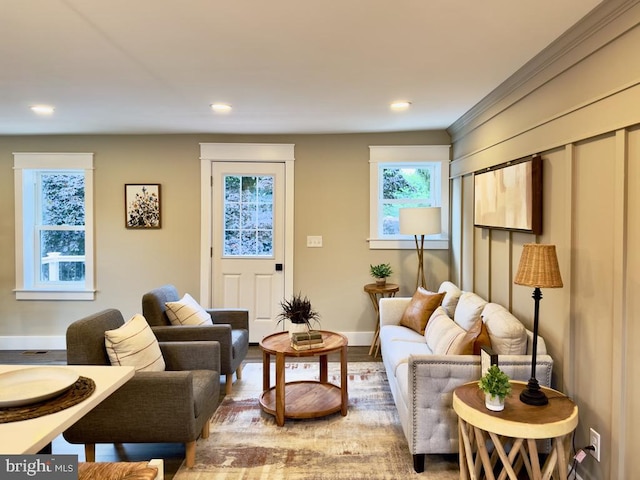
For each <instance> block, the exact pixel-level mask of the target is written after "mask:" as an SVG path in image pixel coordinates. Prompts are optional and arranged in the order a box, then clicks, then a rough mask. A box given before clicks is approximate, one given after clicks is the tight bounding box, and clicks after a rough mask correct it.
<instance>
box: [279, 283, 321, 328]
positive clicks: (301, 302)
mask: <svg viewBox="0 0 640 480" xmlns="http://www.w3.org/2000/svg"><path fill="white" fill-rule="evenodd" d="M280 307H282V311H281V312H280V313H279V314H278V323H280V322H282V321H286V320H288V321H289V322H290V324H289V326H288V328H289V335H293V333H295V332H308V331H309V330H311V323H312V322H315V323H319V322H318V320H319V319H320V314H319V313H318V312H317V311H315V310H314V309H313V307H312V306H311V301H310V300H309V299H308V298H307V297H306V296H304V297H303V296H302V294H300V293H298V294H295V295H293V296H292V297H291V298H290V299H289V300H287V299H285V300H282V301H281V302H280Z"/></svg>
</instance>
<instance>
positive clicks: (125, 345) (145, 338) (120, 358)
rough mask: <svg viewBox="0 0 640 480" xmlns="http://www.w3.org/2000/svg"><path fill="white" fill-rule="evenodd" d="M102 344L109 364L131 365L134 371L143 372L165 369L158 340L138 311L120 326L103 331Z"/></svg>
mask: <svg viewBox="0 0 640 480" xmlns="http://www.w3.org/2000/svg"><path fill="white" fill-rule="evenodd" d="M104 344H105V346H106V347H107V354H108V355H109V361H110V362H111V365H116V366H122V365H126V366H131V367H135V369H136V371H145V372H162V371H164V369H165V363H164V358H163V357H162V352H161V351H160V345H158V340H157V339H156V336H155V335H154V334H153V332H152V331H151V327H149V324H148V323H147V321H146V320H145V318H144V317H143V316H142V315H140V314H139V313H138V314H136V315H134V316H133V318H131V320H129V321H127V322H125V324H124V325H122V326H121V327H119V328H116V329H115V330H107V331H106V332H104Z"/></svg>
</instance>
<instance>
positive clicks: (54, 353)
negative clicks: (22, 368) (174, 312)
mask: <svg viewBox="0 0 640 480" xmlns="http://www.w3.org/2000/svg"><path fill="white" fill-rule="evenodd" d="M348 349H349V350H348V359H349V362H380V361H381V358H380V356H378V357H376V358H373V357H372V356H370V355H369V347H368V346H367V347H348ZM297 360H298V361H302V362H305V361H311V360H312V359H310V358H309V357H302V358H300V359H297ZM338 360H339V356H338V354H330V355H329V361H338ZM245 361H246V362H247V363H255V362H262V351H261V350H260V347H258V346H257V345H251V346H250V347H249V353H248V354H247V357H246V360H245ZM272 361H273V360H272ZM287 361H296V359H294V358H287ZM66 363H67V358H66V352H65V351H64V350H26V351H23V350H0V364H13V365H31V364H33V365H43V364H45V365H46V364H49V365H64V364H66ZM221 391H222V393H221V398H223V397H224V386H222V388H221ZM52 450H53V452H54V453H57V454H66V455H78V460H79V461H84V447H83V446H82V445H73V444H70V443H67V442H66V441H65V440H64V438H63V437H62V435H60V436H59V437H57V438H56V439H55V440H54V441H53V444H52ZM184 454H185V452H184V446H183V445H182V444H180V443H153V444H147V443H126V444H120V445H113V444H99V445H96V461H98V462H122V461H132V462H136V461H144V460H149V459H151V458H162V459H163V460H164V469H165V479H166V480H172V479H173V477H174V475H175V474H176V472H177V471H178V469H179V468H180V465H181V464H182V462H183V461H184Z"/></svg>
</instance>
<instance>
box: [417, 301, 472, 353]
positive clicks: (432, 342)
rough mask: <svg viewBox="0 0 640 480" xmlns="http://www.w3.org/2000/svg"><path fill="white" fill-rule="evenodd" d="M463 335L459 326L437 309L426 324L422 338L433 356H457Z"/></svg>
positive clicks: (443, 311)
mask: <svg viewBox="0 0 640 480" xmlns="http://www.w3.org/2000/svg"><path fill="white" fill-rule="evenodd" d="M465 333H466V332H465V331H464V330H463V329H462V328H461V327H460V325H458V324H456V322H454V321H453V320H451V319H450V318H449V317H448V316H447V311H446V310H445V309H444V308H443V307H438V308H437V309H436V311H435V312H433V315H431V318H430V319H429V322H428V323H427V328H426V330H425V331H424V337H425V340H426V341H427V346H428V347H429V349H430V350H431V351H432V352H433V354H434V355H458V354H459V353H460V350H461V348H462V347H463V340H464V337H465Z"/></svg>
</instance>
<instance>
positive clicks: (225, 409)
mask: <svg viewBox="0 0 640 480" xmlns="http://www.w3.org/2000/svg"><path fill="white" fill-rule="evenodd" d="M272 369H273V365H272ZM348 372H349V412H348V414H347V416H346V417H343V416H342V415H340V413H336V414H333V415H329V416H327V417H324V418H318V419H312V420H290V419H287V420H286V422H285V425H284V427H278V426H277V425H276V423H275V418H274V417H273V416H272V415H269V414H266V413H264V412H262V410H261V408H260V404H259V402H258V398H259V395H260V393H261V389H262V364H260V363H249V364H247V365H246V366H245V367H244V371H243V378H242V380H240V381H238V382H236V383H235V384H234V386H233V393H232V394H231V395H229V396H227V397H225V399H224V401H223V402H222V404H221V405H220V406H219V407H218V410H217V411H216V413H215V414H214V417H213V421H212V424H211V435H210V437H209V438H208V439H206V440H202V439H200V440H198V443H197V451H196V464H195V466H194V467H193V468H192V469H188V468H186V467H185V466H184V464H183V465H182V466H181V467H180V470H179V471H178V472H177V473H176V475H175V477H174V480H205V479H207V480H208V479H234V480H235V479H265V480H277V479H292V480H297V479H305V480H315V479H318V480H319V479H322V480H342V479H345V480H346V479H349V480H358V479H362V480H376V479H390V480H391V479H393V480H397V479H404V478H412V477H413V478H424V479H429V480H453V479H457V478H458V477H459V475H460V474H459V469H458V463H457V462H458V457H457V455H446V456H445V455H429V456H427V467H426V470H425V472H424V473H422V474H417V473H415V471H414V470H413V459H412V456H411V454H410V453H409V449H408V447H407V442H406V439H405V438H404V434H403V433H402V427H401V426H400V422H399V420H398V415H397V413H396V409H395V406H394V404H393V398H392V396H391V391H390V390H389V386H388V383H387V378H386V374H385V372H384V367H383V365H382V363H373V362H371V363H362V362H356V363H351V364H349V368H348ZM318 374H319V372H318V365H317V364H313V363H288V364H287V365H286V379H287V381H290V380H299V379H310V378H314V379H317V378H318ZM339 374H340V371H339V364H338V363H333V362H331V363H329V381H331V382H332V383H335V384H339V378H340V377H339ZM274 378H275V373H274V372H273V371H272V373H271V379H272V382H273V381H274V380H273V379H274Z"/></svg>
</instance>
